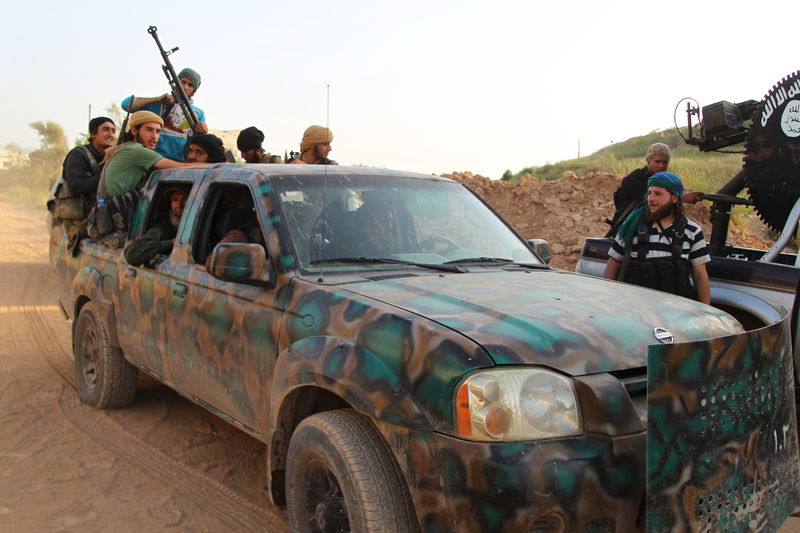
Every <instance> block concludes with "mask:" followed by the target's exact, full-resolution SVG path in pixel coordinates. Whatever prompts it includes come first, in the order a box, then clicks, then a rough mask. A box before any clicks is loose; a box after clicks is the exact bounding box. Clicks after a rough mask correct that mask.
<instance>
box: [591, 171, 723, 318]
mask: <svg viewBox="0 0 800 533" xmlns="http://www.w3.org/2000/svg"><path fill="white" fill-rule="evenodd" d="M682 197H683V183H682V182H681V180H680V178H678V176H676V175H675V174H672V173H671V172H656V173H655V174H653V175H652V176H650V178H649V179H648V180H647V203H646V204H645V205H641V206H639V207H637V208H636V209H634V210H633V211H631V213H630V215H628V217H627V218H626V219H625V221H624V222H623V223H622V225H621V226H620V228H619V231H618V232H617V235H616V237H615V238H614V242H613V243H612V246H611V250H609V252H608V256H609V259H608V263H607V264H606V268H605V270H604V272H603V277H605V278H607V279H619V280H620V281H625V282H627V283H632V284H634V285H641V286H643V287H649V288H651V289H658V290H662V291H664V292H669V293H672V294H678V295H681V296H686V297H691V298H695V299H697V300H699V301H701V302H703V303H705V304H708V303H711V290H710V288H709V283H708V272H707V271H706V263H708V262H709V261H710V260H711V257H710V256H709V255H708V250H707V248H706V243H705V237H704V236H703V230H702V229H700V225H699V224H697V223H696V222H694V221H692V220H690V219H688V218H686V216H685V215H684V214H683V200H682ZM690 280H691V281H693V282H694V285H692V283H691V281H690Z"/></svg>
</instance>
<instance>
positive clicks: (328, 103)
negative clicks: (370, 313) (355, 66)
mask: <svg viewBox="0 0 800 533" xmlns="http://www.w3.org/2000/svg"><path fill="white" fill-rule="evenodd" d="M330 124H331V84H330V83H328V84H326V85H325V130H326V131H325V133H327V135H326V136H325V138H326V139H327V138H328V137H330V133H331V126H330ZM323 167H324V170H323V174H322V238H321V239H320V240H319V258H320V259H324V258H323V257H322V250H323V245H324V244H325V222H326V221H325V218H326V215H327V213H325V209H326V206H327V196H328V165H327V163H326V164H324V165H323ZM324 264H325V262H324V261H320V263H319V279H318V280H317V282H318V283H322V281H323V277H322V269H323V265H324Z"/></svg>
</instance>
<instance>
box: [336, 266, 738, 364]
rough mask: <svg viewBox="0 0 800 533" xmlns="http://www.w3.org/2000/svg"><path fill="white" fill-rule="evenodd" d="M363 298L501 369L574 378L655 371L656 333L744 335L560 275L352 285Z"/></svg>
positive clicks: (709, 318)
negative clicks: (428, 326)
mask: <svg viewBox="0 0 800 533" xmlns="http://www.w3.org/2000/svg"><path fill="white" fill-rule="evenodd" d="M346 288H347V289H348V290H350V291H353V292H355V293H358V294H361V295H363V296H367V297H370V298H374V299H376V300H380V301H382V302H384V303H387V304H390V305H393V306H395V307H398V308H401V309H404V310H406V311H409V312H412V313H415V314H417V315H420V316H422V317H424V318H427V319H429V320H433V321H436V322H438V323H440V324H442V325H444V326H446V327H448V328H451V329H452V330H454V331H457V332H458V333H460V334H462V335H465V336H466V337H468V338H470V339H472V340H473V341H474V342H476V343H478V344H480V345H481V346H482V347H483V348H484V349H485V350H486V351H487V352H488V353H489V354H490V356H491V357H492V359H493V360H494V362H495V363H496V364H498V365H510V364H540V365H546V366H549V367H551V368H555V369H558V370H561V371H562V372H565V373H568V374H571V375H583V374H592V373H597V372H608V371H613V370H620V369H626V368H632V367H642V366H646V365H647V359H646V358H647V346H648V345H650V344H657V343H659V341H658V340H657V339H656V338H655V334H654V328H663V329H665V330H667V331H668V332H669V333H670V334H672V336H673V338H674V342H676V343H678V342H685V341H695V340H703V339H708V338H712V337H720V336H725V335H731V334H735V333H739V332H742V331H743V329H742V327H741V325H740V324H739V323H738V322H737V321H736V319H734V318H733V317H732V316H730V315H729V314H727V313H725V312H723V311H720V310H718V309H715V308H713V307H710V306H706V305H703V304H700V303H698V302H695V301H693V300H688V299H686V298H680V297H677V296H672V295H670V294H665V293H663V292H657V291H651V290H648V289H642V288H640V287H634V286H631V285H627V284H624V283H617V282H612V281H607V280H602V279H597V278H592V277H589V276H582V275H579V274H574V273H571V272H564V271H558V270H543V271H524V270H505V271H497V270H492V271H481V272H472V273H467V274H453V275H439V276H437V275H424V276H413V277H398V278H394V279H384V280H380V281H371V282H366V283H365V282H360V283H352V284H348V285H347V286H346Z"/></svg>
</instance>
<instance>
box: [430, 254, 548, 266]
mask: <svg viewBox="0 0 800 533" xmlns="http://www.w3.org/2000/svg"><path fill="white" fill-rule="evenodd" d="M463 263H494V264H498V265H521V266H530V267H538V266H541V265H538V264H536V263H520V262H519V261H514V260H513V259H505V258H503V257H486V256H483V257H463V258H461V259H453V260H451V261H445V262H444V263H443V264H445V265H460V264H463Z"/></svg>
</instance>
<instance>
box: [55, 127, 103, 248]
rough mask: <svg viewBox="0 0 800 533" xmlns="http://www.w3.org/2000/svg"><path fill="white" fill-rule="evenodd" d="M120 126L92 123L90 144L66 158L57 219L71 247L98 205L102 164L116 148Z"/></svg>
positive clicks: (58, 198)
mask: <svg viewBox="0 0 800 533" xmlns="http://www.w3.org/2000/svg"><path fill="white" fill-rule="evenodd" d="M116 134H117V127H116V125H115V124H114V121H113V120H111V119H110V118H108V117H95V118H93V119H92V120H90V121H89V143H88V144H84V145H82V146H76V147H75V148H73V149H72V150H70V151H69V153H68V154H67V157H66V158H64V165H63V167H62V169H61V179H62V183H61V185H60V186H59V188H58V190H57V191H56V216H57V217H58V218H59V220H61V223H62V224H63V226H64V231H65V232H66V233H67V238H68V242H69V244H70V245H72V243H73V242H74V240H75V238H76V237H77V235H78V230H79V229H80V226H81V224H82V223H83V221H84V220H86V216H87V215H88V214H89V210H90V209H91V208H92V206H93V205H94V203H95V194H96V193H97V182H98V181H100V164H101V163H102V162H103V155H104V153H105V151H106V149H107V148H110V147H111V146H113V145H114V140H115V139H116Z"/></svg>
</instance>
